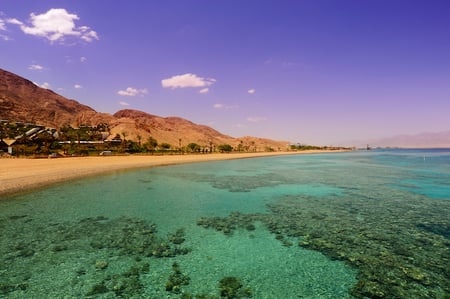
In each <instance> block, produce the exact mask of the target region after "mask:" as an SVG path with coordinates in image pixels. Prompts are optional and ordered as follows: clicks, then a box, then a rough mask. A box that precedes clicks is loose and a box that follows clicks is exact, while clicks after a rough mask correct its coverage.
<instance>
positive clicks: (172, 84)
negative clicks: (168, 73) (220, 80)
mask: <svg viewBox="0 0 450 299" xmlns="http://www.w3.org/2000/svg"><path fill="white" fill-rule="evenodd" d="M215 82H216V79H212V78H203V77H199V76H197V75H195V74H191V73H187V74H183V75H176V76H173V77H170V78H168V79H163V80H161V85H162V87H164V88H172V89H175V88H186V87H207V86H210V85H212V84H214V83H215Z"/></svg>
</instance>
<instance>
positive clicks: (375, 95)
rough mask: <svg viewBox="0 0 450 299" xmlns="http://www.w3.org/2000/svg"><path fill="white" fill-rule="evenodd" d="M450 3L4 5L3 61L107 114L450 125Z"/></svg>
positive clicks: (282, 133) (331, 130) (382, 131)
mask: <svg viewBox="0 0 450 299" xmlns="http://www.w3.org/2000/svg"><path fill="white" fill-rule="evenodd" d="M449 14H450V3H449V2H448V1H433V2H427V1H412V2H411V1H395V2H392V1H385V0H383V1H365V2H361V1H347V0H346V1H336V2H333V1H245V2H241V1H215V2H211V1H206V0H205V1H203V0H201V1H183V2H181V1H179V2H177V1H165V2H164V3H162V2H152V1H131V2H130V1H116V2H114V4H111V3H110V2H107V1H76V2H72V1H62V2H58V3H57V4H55V2H54V1H49V0H44V1H38V2H29V1H24V0H14V1H12V0H5V1H2V6H1V7H0V43H1V47H0V67H1V68H4V69H5V70H8V71H11V72H13V73H16V74H18V75H20V76H23V77H25V78H27V79H30V80H32V81H34V82H35V83H36V84H37V85H39V86H42V87H46V88H50V89H52V90H54V91H55V92H57V93H59V94H61V95H63V96H65V97H67V98H71V99H75V100H77V101H79V102H80V103H82V104H85V105H88V106H90V107H92V108H94V109H95V110H97V111H99V112H108V113H114V112H116V111H118V110H120V109H125V108H129V109H137V110H142V111H145V112H147V113H150V114H155V115H160V116H180V117H183V118H186V119H189V120H191V121H193V122H195V123H199V124H205V125H209V126H211V127H213V128H214V129H217V130H218V131H220V132H222V133H224V134H228V135H231V136H234V137H240V136H245V135H251V136H257V137H266V138H271V139H276V140H288V141H291V142H300V143H308V144H321V145H329V144H338V143H344V142H347V141H351V140H363V141H364V140H376V139H381V138H384V137H390V136H396V135H401V134H407V135H416V134H420V133H422V132H446V131H449V130H450V118H449V117H448V115H447V114H448V111H450V71H449V70H450V39H449V38H448V28H450V19H449V18H448V15H449Z"/></svg>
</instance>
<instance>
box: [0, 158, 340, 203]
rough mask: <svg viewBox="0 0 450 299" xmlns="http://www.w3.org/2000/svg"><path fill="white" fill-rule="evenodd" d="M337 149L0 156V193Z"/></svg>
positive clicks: (13, 192) (10, 193) (5, 193)
mask: <svg viewBox="0 0 450 299" xmlns="http://www.w3.org/2000/svg"><path fill="white" fill-rule="evenodd" d="M335 152H339V151H329V150H308V151H298V152H296V151H292V152H261V153H230V154H204V155H203V154H200V155H197V154H195V155H161V156H151V155H150V156H133V155H130V156H104V157H100V156H98V157H70V158H56V159H28V158H12V159H0V182H1V184H0V196H5V195H13V194H16V193H21V192H26V191H30V190H33V189H38V188H43V187H47V186H49V185H52V184H56V183H60V182H64V181H68V180H74V179H80V178H83V177H88V176H94V175H101V174H107V173H111V172H115V171H123V170H130V169H138V168H151V167H157V166H166V165H176V164H186V163H197V162H207V161H222V160H234V159H248V158H257V157H269V156H282V155H301V154H318V153H335Z"/></svg>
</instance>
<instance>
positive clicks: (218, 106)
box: [213, 103, 239, 110]
mask: <svg viewBox="0 0 450 299" xmlns="http://www.w3.org/2000/svg"><path fill="white" fill-rule="evenodd" d="M213 107H214V108H215V109H226V110H229V109H237V108H239V106H238V105H228V106H227V105H224V104H221V103H217V104H214V105H213Z"/></svg>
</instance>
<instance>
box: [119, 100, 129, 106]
mask: <svg viewBox="0 0 450 299" xmlns="http://www.w3.org/2000/svg"><path fill="white" fill-rule="evenodd" d="M119 105H121V106H130V104H128V103H127V102H124V101H120V102H119Z"/></svg>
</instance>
